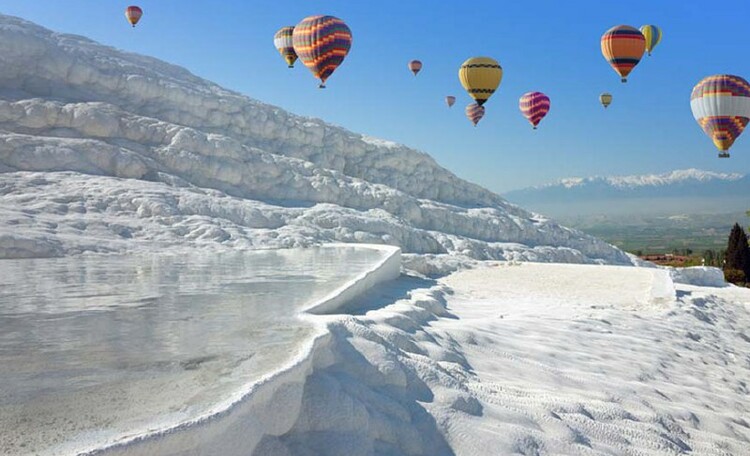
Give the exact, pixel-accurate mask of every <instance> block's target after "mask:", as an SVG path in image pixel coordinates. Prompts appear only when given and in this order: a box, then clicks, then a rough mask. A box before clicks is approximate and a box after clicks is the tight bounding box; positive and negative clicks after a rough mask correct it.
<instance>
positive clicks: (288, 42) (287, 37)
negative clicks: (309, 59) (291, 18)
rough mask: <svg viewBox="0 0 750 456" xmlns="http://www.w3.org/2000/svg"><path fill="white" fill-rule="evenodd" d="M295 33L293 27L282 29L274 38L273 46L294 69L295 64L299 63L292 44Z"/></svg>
mask: <svg viewBox="0 0 750 456" xmlns="http://www.w3.org/2000/svg"><path fill="white" fill-rule="evenodd" d="M293 32H294V27H292V26H288V27H281V28H280V29H279V31H278V32H276V34H275V35H274V36H273V45H274V46H276V49H278V50H279V54H281V56H282V57H284V60H286V64H287V65H288V66H289V68H294V62H296V61H297V53H296V52H294V44H293V43H292V33H293Z"/></svg>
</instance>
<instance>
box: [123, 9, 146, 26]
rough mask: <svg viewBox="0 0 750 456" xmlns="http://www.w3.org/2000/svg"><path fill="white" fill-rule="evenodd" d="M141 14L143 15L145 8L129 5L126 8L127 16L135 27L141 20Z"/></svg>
mask: <svg viewBox="0 0 750 456" xmlns="http://www.w3.org/2000/svg"><path fill="white" fill-rule="evenodd" d="M141 16H143V10H142V9H140V8H139V7H137V6H128V7H127V8H125V18H126V19H127V20H128V22H130V25H132V26H133V27H135V24H137V23H138V21H140V20H141Z"/></svg>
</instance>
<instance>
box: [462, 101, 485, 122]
mask: <svg viewBox="0 0 750 456" xmlns="http://www.w3.org/2000/svg"><path fill="white" fill-rule="evenodd" d="M466 117H468V118H469V120H470V121H471V123H473V124H474V126H475V127H476V126H477V124H478V123H479V121H480V120H482V117H484V106H481V105H479V104H477V103H471V104H470V105H469V106H467V107H466Z"/></svg>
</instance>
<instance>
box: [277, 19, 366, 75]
mask: <svg viewBox="0 0 750 456" xmlns="http://www.w3.org/2000/svg"><path fill="white" fill-rule="evenodd" d="M292 42H293V44H294V52H296V53H297V55H298V56H299V58H300V60H302V63H304V64H305V66H306V67H307V68H309V69H310V71H311V72H312V74H313V76H315V77H316V78H318V79H320V88H321V89H324V88H325V86H326V80H327V79H328V78H329V77H330V76H331V74H333V72H334V71H336V68H338V67H339V65H341V63H342V62H343V61H344V58H345V57H346V55H347V54H348V53H349V49H350V48H351V47H352V32H351V30H349V27H348V26H347V25H346V24H345V23H344V21H342V20H341V19H339V18H337V17H333V16H309V17H306V18H304V19H302V22H300V23H299V24H297V25H296V26H295V27H294V32H293V33H292Z"/></svg>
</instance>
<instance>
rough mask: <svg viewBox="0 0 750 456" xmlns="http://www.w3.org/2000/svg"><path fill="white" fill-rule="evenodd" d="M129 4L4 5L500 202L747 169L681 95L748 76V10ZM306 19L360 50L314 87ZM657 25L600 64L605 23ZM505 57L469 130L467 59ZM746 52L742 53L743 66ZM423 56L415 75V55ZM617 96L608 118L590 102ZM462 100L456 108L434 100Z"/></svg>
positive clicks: (345, 1) (634, 3)
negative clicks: (284, 53) (645, 39)
mask: <svg viewBox="0 0 750 456" xmlns="http://www.w3.org/2000/svg"><path fill="white" fill-rule="evenodd" d="M128 4H129V3H128V2H120V1H111V0H107V1H98V0H85V1H84V0H66V1H64V2H63V1H60V0H33V1H30V0H4V1H3V2H2V4H1V5H0V12H2V13H4V14H12V15H16V16H21V17H23V18H26V19H29V20H32V21H34V22H37V23H39V24H41V25H43V26H46V27H49V28H52V29H54V30H57V31H61V32H68V33H75V34H80V35H85V36H88V37H90V38H92V39H94V40H97V41H100V42H102V43H104V44H108V45H112V46H115V47H118V48H122V49H126V50H128V51H133V52H138V53H143V54H147V55H152V56H155V57H158V58H161V59H164V60H167V61H169V62H172V63H176V64H179V65H182V66H185V67H187V68H188V69H189V70H191V71H192V72H193V73H195V74H197V75H199V76H201V77H205V78H207V79H209V80H212V81H215V82H217V83H219V84H221V85H223V86H226V87H228V88H230V89H233V90H236V91H239V92H241V93H244V94H246V95H249V96H251V97H253V98H256V99H259V100H261V101H264V102H267V103H271V104H275V105H278V106H281V107H283V108H285V109H288V110H290V111H292V112H295V113H298V114H302V115H309V116H314V117H319V118H322V119H324V120H327V121H329V122H331V123H334V124H337V125H341V126H344V127H347V128H349V129H351V130H353V131H356V132H361V133H367V134H370V135H373V136H378V137H383V138H387V139H391V140H395V141H398V142H401V143H404V144H407V145H409V146H412V147H415V148H417V149H420V150H423V151H425V152H427V153H429V154H431V155H432V156H433V157H435V159H436V160H437V161H438V162H439V163H441V164H442V165H443V166H445V167H447V168H449V169H450V170H451V171H453V172H455V173H456V174H458V175H459V176H461V177H464V178H467V179H469V180H472V181H474V182H477V183H480V184H482V185H484V186H486V187H488V188H490V189H492V190H495V191H505V190H510V189H514V188H518V187H525V186H528V185H535V184H540V183H544V182H547V181H550V180H555V179H557V178H561V177H569V176H588V175H595V174H606V175H609V174H638V173H651V172H664V171H669V170H672V169H679V168H690V167H695V168H701V169H707V170H714V171H724V172H748V171H750V132H747V133H746V134H745V135H744V136H743V137H741V138H740V139H739V140H738V141H737V142H736V143H735V145H734V147H733V148H732V158H731V159H729V160H719V159H718V158H716V155H717V154H716V150H715V149H714V147H713V144H712V143H711V141H710V140H709V139H708V138H707V137H706V136H704V134H703V132H702V131H701V130H700V128H699V127H698V125H697V124H696V123H695V120H694V119H693V117H692V115H691V112H690V92H691V89H692V87H693V86H694V85H695V84H696V83H697V82H698V81H699V80H700V79H701V78H703V77H705V76H708V75H711V74H716V73H731V74H737V75H740V76H743V77H745V78H746V79H750V59H748V58H747V56H748V55H750V50H749V49H748V47H749V46H750V41H748V37H747V20H748V17H750V2H743V1H737V2H731V8H729V7H721V6H716V7H714V6H712V4H711V3H710V2H706V1H705V0H703V1H697V0H681V1H678V0H648V1H641V0H630V1H627V2H625V1H610V0H566V1H560V0H537V1H534V2H527V1H523V2H522V1H509V2H499V1H497V0H481V1H475V2H472V3H471V5H472V6H471V7H469V6H468V4H467V2H458V1H437V0H435V1H408V0H386V1H377V2H360V1H352V0H317V1H315V2H312V1H310V0H287V1H267V2H258V1H253V2H248V1H228V0H227V1H221V2H217V1H215V0H213V1H209V0H202V1H198V0H195V1H189V0H181V1H176V0H142V1H140V2H139V3H137V4H139V5H140V6H141V7H143V9H144V18H143V20H142V22H141V23H140V24H139V26H138V28H136V29H135V30H132V29H131V28H130V27H129V26H128V24H127V23H126V21H125V19H124V16H123V10H124V8H125V7H126V6H127V5H128ZM311 14H331V15H334V16H338V17H340V18H341V19H343V20H344V21H346V22H347V24H348V25H349V26H350V28H351V29H352V33H353V35H354V44H353V46H352V50H351V52H350V54H349V56H348V57H347V59H346V61H345V62H344V64H343V65H342V66H341V67H340V68H339V69H338V71H337V72H336V73H335V74H334V75H333V76H332V77H331V78H330V79H329V82H328V88H327V89H326V90H318V89H317V82H316V81H315V80H314V79H313V77H312V75H311V74H310V73H309V71H308V70H307V69H306V68H305V67H304V66H303V65H301V63H298V64H297V68H295V69H294V70H288V69H287V68H286V65H285V64H284V62H283V61H282V59H281V57H280V56H279V55H278V53H277V51H276V50H275V49H274V47H273V43H272V41H273V34H274V32H275V31H276V30H277V29H278V28H279V27H281V26H284V25H294V24H295V23H296V22H298V21H299V20H300V19H301V18H303V17H304V16H307V15H311ZM648 23H650V24H656V25H659V26H660V27H661V28H662V29H663V30H664V38H663V40H662V43H661V44H660V45H659V47H658V48H657V49H656V51H655V52H654V55H653V57H651V58H649V57H646V56H644V59H643V60H642V61H641V64H640V65H639V66H638V67H637V68H636V69H635V70H634V71H633V73H632V74H631V77H630V80H629V82H628V83H627V84H621V83H620V82H619V76H618V75H617V74H615V72H614V71H613V70H612V69H611V68H610V67H609V65H608V64H607V63H606V62H605V61H604V59H603V58H602V56H601V52H600V49H599V38H600V37H601V34H602V33H603V32H604V31H605V30H607V29H608V28H609V27H611V26H614V25H618V24H629V25H633V26H635V27H638V26H640V25H643V24H648ZM475 55H487V56H491V57H494V58H496V59H497V60H498V61H500V63H501V65H502V66H503V68H504V71H505V76H504V79H503V82H502V85H501V86H500V89H499V91H498V92H497V93H496V94H495V95H494V96H493V98H492V99H490V101H488V102H487V104H486V107H487V114H486V116H485V118H484V119H483V120H482V121H481V122H480V124H479V126H478V127H477V128H474V127H472V126H471V124H470V123H469V121H468V120H467V119H466V118H465V117H464V113H463V109H464V106H465V105H466V104H468V103H469V101H470V99H469V98H468V96H467V95H466V94H465V92H464V91H463V89H462V88H461V85H460V83H459V82H458V77H457V71H458V67H459V66H460V64H461V63H462V62H463V61H464V60H465V59H466V58H468V57H471V56H475ZM743 56H744V58H743ZM413 58H417V59H420V60H422V62H423V63H424V68H423V70H422V72H421V73H420V74H419V76H418V77H417V78H415V77H413V76H412V75H411V73H410V72H409V71H408V70H407V68H406V64H407V62H408V61H409V60H410V59H413ZM531 90H539V91H542V92H545V93H546V94H547V95H549V96H550V98H551V100H552V108H551V111H550V114H549V115H548V116H547V118H546V119H544V120H543V121H542V124H541V126H540V129H539V130H537V131H532V130H531V127H530V126H529V124H528V123H527V122H526V120H525V119H524V118H523V117H522V116H521V114H520V112H519V110H518V98H519V97H520V96H521V95H522V94H523V93H524V92H527V91H531ZM602 91H610V92H611V93H612V94H613V95H614V97H615V99H614V102H613V104H612V106H610V108H609V110H607V111H604V110H603V109H602V108H601V106H600V105H599V103H598V95H599V93H600V92H602ZM449 94H452V95H456V96H457V97H458V101H457V103H456V106H454V107H453V109H450V110H449V109H447V108H446V107H445V105H444V101H443V98H444V96H445V95H449Z"/></svg>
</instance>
